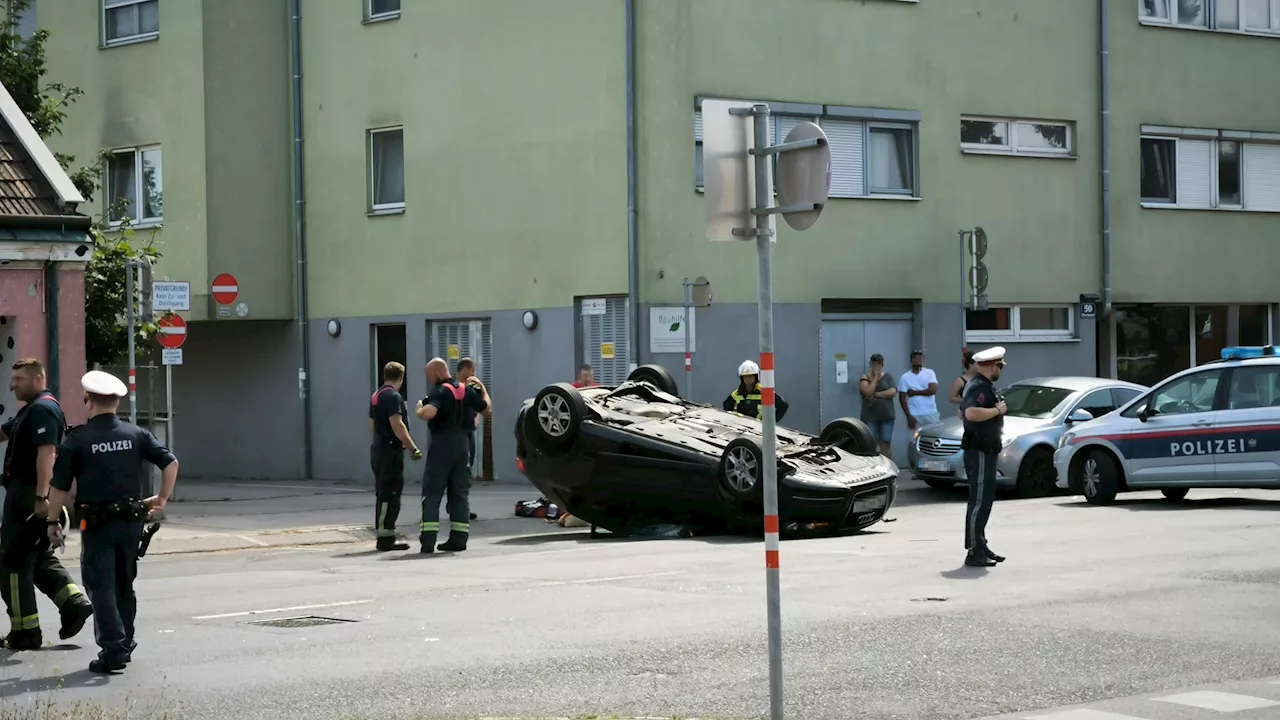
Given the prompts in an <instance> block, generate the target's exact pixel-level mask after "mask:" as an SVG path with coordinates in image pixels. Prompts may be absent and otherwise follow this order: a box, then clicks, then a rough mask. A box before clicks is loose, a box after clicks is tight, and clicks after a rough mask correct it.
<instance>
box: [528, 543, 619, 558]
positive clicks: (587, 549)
mask: <svg viewBox="0 0 1280 720" xmlns="http://www.w3.org/2000/svg"><path fill="white" fill-rule="evenodd" d="M608 549H609V548H608V547H607V546H605V545H599V546H595V547H584V548H571V549H569V550H538V551H537V552H527V553H511V554H510V555H506V556H504V557H532V556H534V555H561V554H563V553H576V552H596V551H599V550H608Z"/></svg>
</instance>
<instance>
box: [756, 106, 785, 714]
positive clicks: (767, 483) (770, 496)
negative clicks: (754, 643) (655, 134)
mask: <svg viewBox="0 0 1280 720" xmlns="http://www.w3.org/2000/svg"><path fill="white" fill-rule="evenodd" d="M753 115H754V122H755V131H756V137H755V146H756V150H757V152H759V151H760V150H763V149H764V148H767V147H768V146H769V106H768V105H756V106H755V109H754V113H753ZM772 161H773V158H772V157H770V156H768V155H763V154H757V155H756V156H755V171H756V198H755V206H756V210H757V211H758V212H759V211H763V210H766V209H767V208H768V207H769V203H770V201H771V200H772V198H773V188H772V187H771V186H772V184H773V183H772V181H771V176H770V173H769V170H770V163H772ZM772 225H773V222H772V219H771V217H770V216H769V215H768V214H767V213H763V212H760V214H757V215H756V257H757V259H758V263H757V265H758V270H759V272H758V274H757V283H758V285H759V303H758V304H759V308H758V310H759V318H760V395H761V401H760V407H761V411H762V412H761V420H762V422H763V425H764V447H763V448H761V449H762V450H763V451H764V452H763V455H764V468H762V469H763V472H762V473H761V480H762V482H764V566H765V571H764V572H765V583H766V585H765V590H766V597H767V600H768V618H769V718H770V720H782V704H783V703H782V607H781V605H782V583H781V580H780V576H779V568H780V563H779V542H778V540H779V536H778V533H779V527H778V430H777V412H776V410H775V408H774V405H773V401H774V378H773V231H772Z"/></svg>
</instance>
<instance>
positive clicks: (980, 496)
mask: <svg viewBox="0 0 1280 720" xmlns="http://www.w3.org/2000/svg"><path fill="white" fill-rule="evenodd" d="M973 367H974V368H975V369H976V371H977V374H975V375H974V377H973V379H972V380H970V381H969V383H968V384H967V385H965V389H964V400H963V402H961V404H960V409H961V411H962V412H963V413H964V438H963V439H962V440H961V442H960V447H962V448H964V472H965V476H966V477H967V478H968V480H969V505H968V508H967V511H966V513H965V521H964V522H965V525H964V547H965V550H967V551H968V554H967V555H966V556H965V559H964V564H965V565H968V566H970V567H991V566H992V565H995V564H996V563H998V562H1003V561H1004V558H1003V557H1001V556H999V555H997V554H995V553H994V552H992V551H991V548H989V547H987V520H988V519H989V518H990V517H991V505H992V503H993V502H995V499H996V458H997V457H998V456H999V455H1000V450H1001V442H1000V437H1001V431H1002V430H1003V429H1004V414H1005V412H1006V411H1007V408H1006V407H1005V404H1004V401H1003V400H1001V399H1000V398H999V397H998V396H997V395H996V388H995V385H993V384H992V383H994V382H995V381H996V380H999V379H1000V371H1001V370H1003V369H1004V348H1002V347H993V348H988V349H986V350H983V351H982V352H977V353H974V355H973Z"/></svg>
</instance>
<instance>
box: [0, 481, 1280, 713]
mask: <svg viewBox="0 0 1280 720" xmlns="http://www.w3.org/2000/svg"><path fill="white" fill-rule="evenodd" d="M904 486H905V487H907V488H914V487H915V486H916V484H915V483H913V482H912V481H906V483H904ZM900 497H901V498H902V500H903V504H902V506H901V507H900V509H898V510H896V511H891V513H890V516H891V517H892V518H893V519H894V522H889V523H883V524H880V525H877V526H875V528H874V532H868V533H865V534H863V535H859V536H853V537H843V538H826V539H809V540H794V541H787V542H784V543H783V548H782V585H783V590H782V600H783V614H784V635H785V643H786V651H785V672H786V703H787V709H788V717H791V718H804V719H805V720H827V719H830V720H851V719H853V718H859V719H861V720H881V719H885V720H887V719H889V718H901V719H904V720H906V719H910V720H934V719H936V720H951V719H960V718H980V717H991V716H1003V715H1007V716H1008V717H1010V718H1014V717H1017V718H1022V717H1031V716H1038V715H1042V714H1044V715H1045V716H1046V717H1051V718H1054V719H1055V720H1056V719H1057V718H1062V719H1063V720H1074V719H1075V718H1081V719H1083V718H1085V717H1089V716H1085V715H1071V714H1067V715H1061V714H1057V715H1053V714H1047V711H1046V713H1033V712H1030V711H1032V710H1040V709H1044V708H1058V707H1061V706H1074V705H1077V704H1086V705H1087V706H1088V707H1098V708H1104V707H1110V706H1108V705H1107V704H1106V703H1108V702H1110V703H1120V704H1121V705H1122V706H1123V707H1124V708H1125V709H1127V713H1126V714H1125V715H1122V716H1120V717H1128V718H1133V717H1138V718H1145V719H1146V720H1173V719H1175V718H1178V719H1183V720H1200V719H1201V718H1210V717H1218V716H1219V714H1217V711H1212V710H1206V709H1196V708H1192V707H1190V706H1188V705H1185V704H1178V703H1175V702H1166V701H1156V700H1150V699H1143V698H1139V699H1137V700H1134V699H1133V698H1134V697H1136V696H1142V695H1144V694H1151V693H1155V694H1157V695H1156V696H1153V697H1163V696H1167V695H1170V694H1174V693H1176V692H1178V691H1180V690H1181V689H1187V688H1198V687H1201V686H1214V687H1221V688H1225V689H1226V690H1228V691H1236V692H1239V691H1241V688H1245V687H1246V686H1247V687H1248V688H1251V689H1252V690H1251V692H1250V694H1251V695H1254V696H1257V695H1262V696H1263V697H1266V695H1265V693H1264V691H1263V690H1259V689H1258V687H1261V685H1258V683H1261V684H1262V685H1265V686H1266V687H1269V688H1270V689H1271V691H1272V694H1271V696H1270V697H1273V698H1274V699H1275V700H1276V701H1280V685H1275V684H1269V683H1268V682H1267V680H1268V679H1273V680H1274V679H1276V678H1277V677H1278V676H1280V622H1277V618H1278V617H1280V589H1278V588H1277V583H1278V582H1280V557H1278V556H1277V553H1276V550H1275V549H1276V547H1277V546H1278V545H1280V524H1278V523H1277V519H1280V515H1277V514H1276V511H1277V510H1280V493H1267V492H1243V491H1240V492H1237V491H1221V492H1217V493H1215V492H1210V491H1193V492H1192V493H1191V496H1190V497H1189V499H1188V500H1187V501H1184V502H1182V503H1171V502H1168V501H1164V500H1162V499H1159V497H1158V495H1152V494H1147V493H1143V494H1137V495H1130V496H1125V497H1124V498H1123V500H1122V501H1121V503H1119V504H1118V505H1116V506H1114V507H1109V508H1099V507H1092V506H1086V505H1084V504H1083V503H1080V502H1078V501H1077V500H1075V499H1067V498H1047V499H1040V500H1025V501H1020V500H1008V499H1005V500H1001V501H1000V502H999V503H997V506H996V510H995V513H994V514H993V517H992V521H991V525H990V528H989V531H988V536H989V537H990V539H991V542H992V546H993V548H994V549H995V550H996V551H997V552H1000V553H1003V554H1005V555H1007V556H1008V557H1009V560H1008V561H1007V562H1006V563H1005V564H1003V565H1002V566H1000V567H997V568H994V569H992V570H990V571H984V570H976V569H966V568H963V567H962V566H961V560H962V553H963V550H962V547H961V546H962V530H963V525H962V522H963V520H962V515H963V495H962V494H959V493H956V494H953V495H951V496H949V497H945V498H943V499H941V500H939V499H938V498H937V497H936V496H935V495H933V494H930V493H929V491H926V490H923V489H921V490H916V489H908V490H905V491H904V492H902V493H901V494H900ZM476 533H477V537H476V538H474V540H473V543H472V549H470V550H468V551H467V552H466V553H462V554H458V555H454V556H448V555H437V556H434V557H430V556H428V557H419V556H418V555H416V554H402V556H403V559H401V558H399V557H396V558H392V557H387V556H385V555H376V554H373V553H370V552H369V546H368V545H346V546H334V547H321V548H307V549H298V550H261V551H240V552H234V553H223V554H209V555H190V556H183V557H166V558H147V559H146V560H144V561H143V563H142V569H141V574H140V578H139V580H138V583H137V588H138V593H139V597H140V601H141V605H142V609H141V613H140V629H139V634H138V641H139V643H140V647H139V649H138V651H137V653H136V657H135V661H134V663H133V664H132V665H131V666H130V667H129V669H128V670H127V671H126V672H125V673H123V674H121V675H117V676H112V677H109V678H102V677H97V676H92V675H90V674H89V673H87V671H84V670H81V669H80V668H83V667H85V666H86V664H87V663H88V661H89V660H90V659H91V658H92V657H93V654H94V652H95V650H96V649H95V648H94V647H93V644H92V633H91V632H90V631H89V630H87V629H86V630H85V631H84V632H83V633H82V634H81V635H80V636H78V637H77V638H76V639H75V641H76V642H78V643H79V644H81V645H82V646H83V647H79V648H69V647H58V648H51V649H46V650H43V651H38V652H24V653H17V654H13V655H11V656H9V657H7V658H4V659H3V660H0V710H3V709H5V708H6V707H7V708H18V707H25V706H30V704H32V703H33V702H35V701H36V700H37V699H50V698H54V699H56V701H57V702H59V703H64V704H71V703H75V702H77V701H88V702H95V703H99V704H101V705H103V706H106V707H124V706H125V704H126V703H129V702H132V703H136V704H137V705H136V707H137V708H143V709H145V708H150V707H158V708H167V709H171V710H173V712H172V714H171V715H170V717H183V718H219V719H223V718H237V719H243V720H250V719H252V718H308V719H314V720H319V719H324V718H335V719H341V720H346V719H348V718H370V719H372V718H412V717H430V718H435V717H441V718H449V717H467V716H476V715H512V716H522V717H523V716H542V715H581V714H587V713H600V714H606V715H611V714H613V713H618V714H623V715H641V716H680V717H703V718H757V717H763V716H766V715H767V708H768V683H767V661H766V654H765V636H766V632H765V621H764V618H765V615H764V607H765V606H764V603H765V599H764V582H763V580H764V572H763V552H762V549H763V548H762V543H760V542H758V541H748V540H741V539H733V538H707V539H692V540H614V541H609V540H592V539H590V538H589V537H588V536H587V534H586V533H585V532H584V531H579V530H563V529H555V528H553V527H552V526H550V525H548V524H546V523H544V522H542V521H538V520H510V519H507V520H493V521H482V522H480V523H478V524H477V526H476ZM415 550H416V548H415ZM43 611H44V612H43V615H44V617H46V618H48V620H46V625H47V628H46V637H48V636H50V635H52V634H53V633H52V627H51V626H52V624H53V623H52V622H50V621H51V620H52V619H53V617H55V616H54V615H53V613H52V609H51V608H49V607H45V608H43ZM251 613H252V614H251ZM298 615H318V616H324V617H329V618H336V619H341V620H345V621H346V622H340V623H336V624H329V625H322V626H312V627H301V628H278V627H264V626H257V625H251V624H248V623H249V622H251V621H256V620H264V619H272V618H280V617H289V616H298ZM4 655H8V652H7V651H3V652H0V657H3V656H4ZM1237 681H1239V683H1237ZM1240 683H1242V684H1240ZM1160 693H1163V695H1159V694H1160ZM1197 697H1198V696H1197ZM1113 698H1128V699H1127V700H1111V699H1113ZM1264 702H1265V701H1264ZM1090 703H1102V704H1099V705H1088V704H1090ZM1125 703H1128V704H1125ZM1133 703H1140V705H1134V704H1133ZM1141 703H1145V704H1141ZM1116 707H1119V706H1116ZM1135 707H1139V710H1134V709H1133V708H1135ZM1278 708H1280V705H1272V706H1266V707H1259V708H1255V709H1246V710H1242V711H1240V712H1234V713H1231V715H1230V716H1231V717H1232V718H1235V719H1236V720H1241V719H1243V720H1257V719H1258V718H1275V717H1280V712H1276V711H1277V709H1278ZM1196 713H1207V714H1196ZM0 716H3V714H2V713H0ZM130 717H146V714H145V713H142V714H139V713H138V712H137V711H136V710H135V713H134V714H132V715H130ZM1092 717H1097V718H1101V717H1105V716H1092Z"/></svg>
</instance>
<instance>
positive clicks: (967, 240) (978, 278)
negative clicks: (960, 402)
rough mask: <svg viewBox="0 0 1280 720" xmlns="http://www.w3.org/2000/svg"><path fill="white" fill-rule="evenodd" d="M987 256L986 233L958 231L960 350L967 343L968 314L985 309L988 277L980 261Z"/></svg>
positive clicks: (977, 230)
mask: <svg viewBox="0 0 1280 720" xmlns="http://www.w3.org/2000/svg"><path fill="white" fill-rule="evenodd" d="M986 256H987V231H986V230H983V229H982V228H980V227H976V228H974V229H972V230H961V231H960V349H961V351H963V350H964V347H965V344H966V343H967V342H968V339H969V338H968V335H969V333H968V329H967V328H966V325H967V324H968V312H969V311H970V310H986V309H987V295H986V292H987V284H988V283H989V281H990V279H991V278H990V276H989V275H988V274H987V266H986V265H985V264H984V263H983V262H982V259H983V258H984V257H986Z"/></svg>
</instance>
